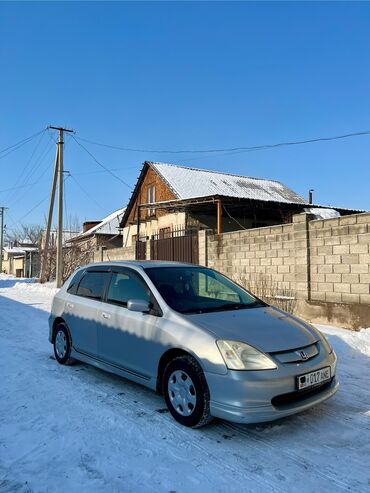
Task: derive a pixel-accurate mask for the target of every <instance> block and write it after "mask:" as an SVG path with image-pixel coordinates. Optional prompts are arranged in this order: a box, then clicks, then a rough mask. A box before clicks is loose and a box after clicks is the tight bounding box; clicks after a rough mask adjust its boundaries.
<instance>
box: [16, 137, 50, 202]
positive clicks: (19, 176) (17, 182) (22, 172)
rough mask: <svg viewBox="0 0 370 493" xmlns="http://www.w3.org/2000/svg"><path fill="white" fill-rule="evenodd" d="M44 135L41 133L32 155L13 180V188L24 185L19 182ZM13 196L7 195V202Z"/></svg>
mask: <svg viewBox="0 0 370 493" xmlns="http://www.w3.org/2000/svg"><path fill="white" fill-rule="evenodd" d="M44 135H45V132H42V133H41V136H40V138H39V140H38V141H37V144H36V146H35V147H34V149H33V151H32V153H31V156H30V157H29V158H28V160H27V161H26V164H25V165H24V166H23V168H22V170H21V172H20V173H19V175H18V178H17V179H16V180H15V182H14V186H17V185H18V184H24V183H22V182H21V180H22V178H23V175H24V174H25V173H26V171H27V169H28V167H29V166H30V164H31V162H32V159H33V157H34V155H35V153H36V150H37V149H38V148H39V146H40V144H41V141H42V139H43V137H44ZM31 169H32V166H31ZM13 195H14V194H9V195H8V197H7V200H8V201H9V200H10V198H11V197H12V196H13Z"/></svg>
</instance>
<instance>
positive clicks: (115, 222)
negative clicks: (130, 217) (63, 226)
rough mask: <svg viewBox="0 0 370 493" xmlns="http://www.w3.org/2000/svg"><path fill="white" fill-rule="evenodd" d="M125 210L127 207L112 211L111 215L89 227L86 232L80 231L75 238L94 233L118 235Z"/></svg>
mask: <svg viewBox="0 0 370 493" xmlns="http://www.w3.org/2000/svg"><path fill="white" fill-rule="evenodd" d="M125 210H126V207H124V208H123V209H118V210H116V211H114V212H112V213H111V214H109V216H107V217H105V218H104V219H103V220H102V221H101V222H100V223H99V224H97V225H96V226H94V227H93V228H90V229H88V230H87V231H85V232H84V233H80V234H79V235H78V236H77V237H76V238H74V239H77V238H84V237H85V236H90V235H92V234H94V235H96V234H99V235H117V234H118V233H119V231H118V228H119V225H120V222H121V219H122V216H123V214H124V212H125Z"/></svg>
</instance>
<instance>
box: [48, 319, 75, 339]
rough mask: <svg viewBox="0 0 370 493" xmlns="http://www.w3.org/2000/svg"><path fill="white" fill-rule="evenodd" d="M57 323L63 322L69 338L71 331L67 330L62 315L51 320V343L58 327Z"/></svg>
mask: <svg viewBox="0 0 370 493" xmlns="http://www.w3.org/2000/svg"><path fill="white" fill-rule="evenodd" d="M59 324H63V325H64V326H65V328H66V329H67V332H68V335H69V338H71V333H70V332H69V328H68V326H67V324H66V321H65V320H64V319H63V318H62V317H56V319H55V320H54V322H53V333H52V334H53V335H52V340H51V342H52V344H54V341H55V333H56V328H57V327H58V325H59Z"/></svg>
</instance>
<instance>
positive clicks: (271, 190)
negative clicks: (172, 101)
mask: <svg viewBox="0 0 370 493" xmlns="http://www.w3.org/2000/svg"><path fill="white" fill-rule="evenodd" d="M149 164H150V165H151V166H152V167H153V169H154V170H155V171H156V172H157V173H158V174H159V175H160V176H161V177H162V178H163V180H164V181H165V182H167V184H168V186H169V187H170V188H171V190H172V191H173V193H174V194H175V195H176V196H177V198H179V199H191V198H195V197H207V196H209V195H225V196H228V197H239V198H245V199H253V200H264V201H274V202H287V203H297V204H305V203H306V200H305V199H303V198H302V197H300V196H299V195H298V194H297V193H295V192H293V190H291V189H290V188H288V187H286V186H285V185H284V184H283V183H280V182H279V181H274V180H264V179H262V178H251V177H247V176H241V175H233V174H230V173H219V172H217V171H210V170H206V169H198V168H188V167H185V166H178V165H174V164H167V163H149Z"/></svg>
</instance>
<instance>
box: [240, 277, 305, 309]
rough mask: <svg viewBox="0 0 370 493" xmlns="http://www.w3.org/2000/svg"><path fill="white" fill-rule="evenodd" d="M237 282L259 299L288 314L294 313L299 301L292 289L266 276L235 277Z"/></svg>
mask: <svg viewBox="0 0 370 493" xmlns="http://www.w3.org/2000/svg"><path fill="white" fill-rule="evenodd" d="M235 281H236V282H238V283H239V284H241V285H242V286H245V287H246V288H247V289H248V290H249V291H251V292H252V293H253V294H255V295H256V296H257V297H258V298H260V299H261V300H263V301H265V302H266V303H269V304H270V305H274V306H276V307H277V308H280V309H281V310H284V311H285V312H288V313H294V310H295V308H296V304H297V300H296V297H295V292H294V291H293V290H292V289H289V288H288V287H286V286H284V285H283V284H282V283H278V282H276V281H274V280H273V279H272V277H271V276H267V275H265V274H254V275H253V274H249V275H244V276H238V277H235Z"/></svg>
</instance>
